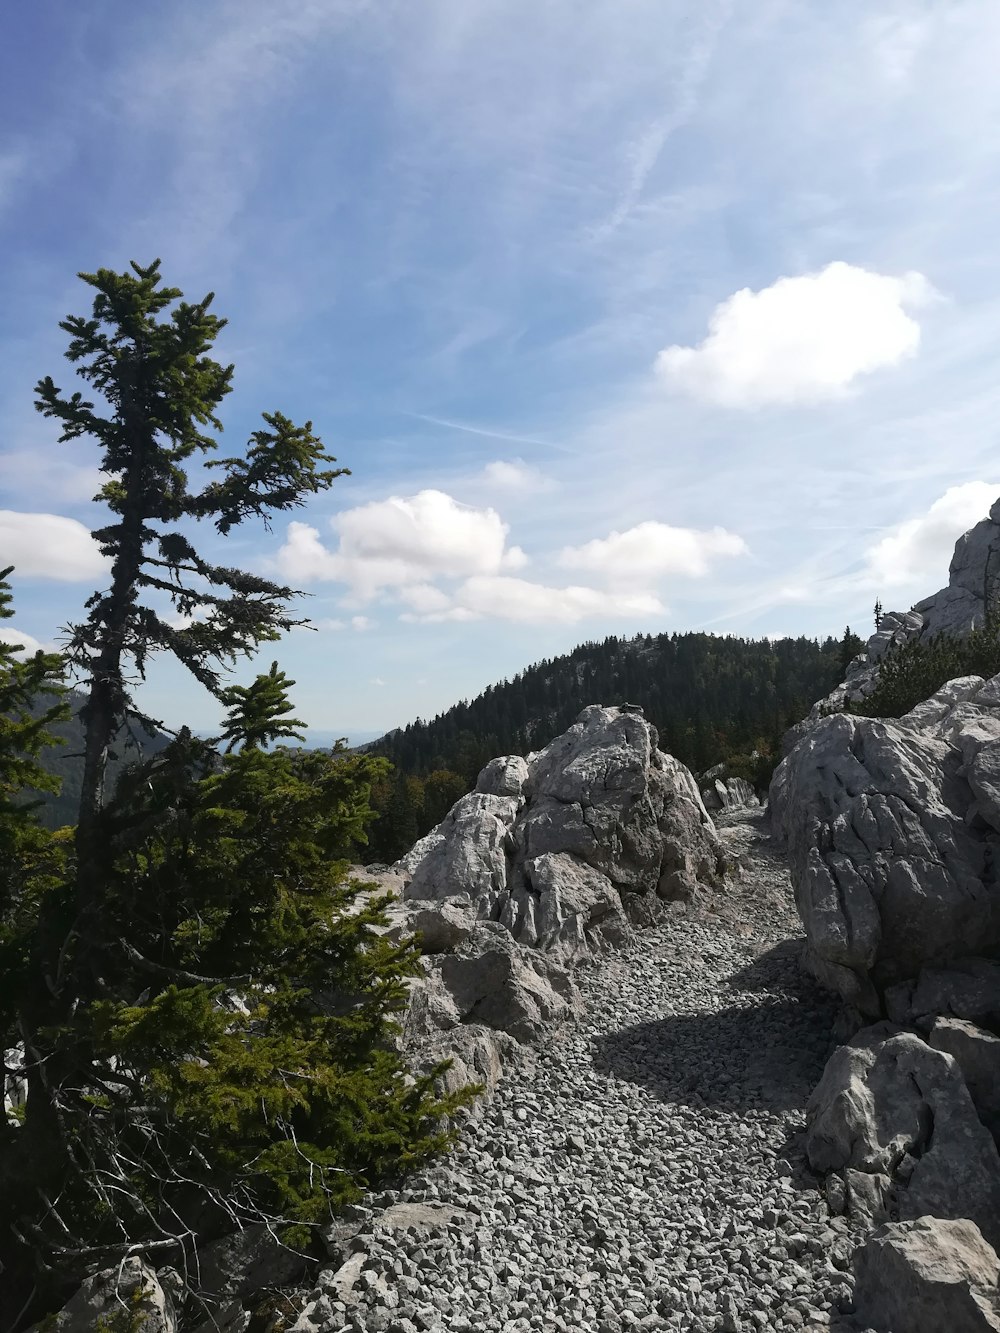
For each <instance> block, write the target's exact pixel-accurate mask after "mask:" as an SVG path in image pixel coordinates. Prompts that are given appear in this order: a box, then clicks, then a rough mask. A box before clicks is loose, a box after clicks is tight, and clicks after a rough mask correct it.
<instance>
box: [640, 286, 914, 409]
mask: <svg viewBox="0 0 1000 1333" xmlns="http://www.w3.org/2000/svg"><path fill="white" fill-rule="evenodd" d="M933 295H934V292H933V288H932V287H931V286H930V284H929V283H928V281H927V279H926V278H924V277H923V275H922V274H920V273H907V274H906V275H905V276H903V277H902V278H894V277H888V276H886V275H884V274H880V273H871V272H869V271H868V270H867V269H863V268H857V267H855V266H854V265H852V264H845V263H843V262H842V261H838V262H836V263H833V264H828V265H827V266H826V268H824V269H822V270H821V271H820V272H818V273H807V274H805V275H804V276H802V277H798V278H779V279H778V280H777V282H775V283H774V284H773V285H772V286H770V287H765V288H763V289H762V290H761V291H759V292H753V291H751V290H750V289H749V287H744V288H743V289H742V290H741V291H738V292H735V293H734V294H733V295H732V296H730V297H729V298H728V299H727V300H725V301H723V302H722V304H721V305H718V306H716V308H715V310H714V311H713V313H712V315H711V317H710V319H709V326H708V327H709V332H708V336H707V337H706V338H705V340H704V341H703V342H701V343H699V344H698V346H697V347H678V346H673V347H667V348H665V349H664V350H663V351H662V352H661V353H660V354H659V356H658V357H657V359H656V368H657V371H658V372H659V373H660V375H662V376H663V378H664V379H665V380H666V381H667V382H668V383H669V384H671V385H672V386H674V387H675V388H677V389H681V390H683V391H685V392H687V393H690V394H692V395H693V396H694V397H696V398H701V399H704V400H706V401H708V402H712V403H718V404H721V405H722V406H725V407H738V408H755V407H764V406H767V405H775V404H794V403H815V402H822V401H825V400H828V399H831V398H838V397H841V396H842V395H843V394H844V393H845V392H846V391H847V390H848V388H849V387H850V386H851V384H852V383H853V382H854V381H855V380H856V379H857V378H858V376H859V375H866V374H869V373H871V372H872V371H875V370H879V369H881V368H883V367H886V366H895V365H898V364H899V363H900V362H901V361H904V360H906V359H907V358H908V357H912V356H915V355H916V352H917V349H918V347H919V344H920V325H919V324H918V323H917V321H916V320H915V319H914V318H913V317H912V315H911V314H909V313H908V312H909V311H910V310H914V309H918V308H919V307H921V306H923V305H926V304H927V303H928V301H929V300H930V299H932V297H933Z"/></svg>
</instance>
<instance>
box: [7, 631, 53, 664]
mask: <svg viewBox="0 0 1000 1333" xmlns="http://www.w3.org/2000/svg"><path fill="white" fill-rule="evenodd" d="M0 643H5V644H7V645H11V644H15V643H16V644H19V645H20V647H19V649H18V651H17V652H16V653H15V654H14V656H15V657H34V655H35V653H37V652H40V651H41V650H42V649H45V651H46V652H51V651H54V650H52V649H50V648H47V647H46V645H45V644H43V643H39V641H38V640H37V639H36V638H35V637H34V635H33V634H25V633H24V631H23V630H19V629H15V628H14V627H13V626H12V625H0Z"/></svg>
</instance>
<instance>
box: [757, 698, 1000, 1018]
mask: <svg viewBox="0 0 1000 1333" xmlns="http://www.w3.org/2000/svg"><path fill="white" fill-rule="evenodd" d="M995 768H996V769H997V771H998V772H1000V677H996V678H994V679H993V680H990V681H983V680H982V679H981V678H980V677H978V676H970V677H965V678H963V679H961V680H957V681H952V682H950V683H949V684H948V685H947V686H945V687H944V688H943V689H942V690H939V691H938V693H937V694H935V695H934V696H933V697H932V698H931V699H928V700H927V701H926V702H924V703H922V704H920V705H919V706H918V707H917V708H915V709H913V711H912V712H910V713H908V714H907V715H906V716H905V717H903V718H900V719H898V720H881V719H877V718H865V717H857V716H852V715H849V714H837V715H834V716H831V717H827V718H824V719H821V720H820V721H819V722H817V723H815V724H814V725H813V726H811V727H810V728H809V729H808V730H807V731H806V733H805V735H804V736H803V737H802V738H801V740H800V741H799V742H798V744H797V745H796V746H795V748H794V750H793V751H792V753H791V754H790V755H789V756H788V757H787V758H786V759H784V760H783V761H782V763H781V765H780V766H779V768H778V771H777V772H776V774H775V778H774V781H773V783H772V786H771V812H772V819H773V820H774V823H775V825H776V827H777V828H778V829H779V830H781V831H782V832H783V833H784V835H785V837H786V838H787V840H788V849H789V857H790V864H791V871H792V879H793V883H794V885H795V891H796V901H797V904H798V907H799V912H800V915H801V917H802V921H803V924H804V926H805V931H806V936H807V940H808V948H807V960H808V963H809V965H810V967H811V968H812V970H813V971H814V972H815V974H816V975H817V976H818V977H819V978H820V980H821V981H823V982H824V983H825V984H827V985H829V986H830V987H831V988H832V989H835V990H838V991H839V992H840V993H841V995H842V996H843V997H844V998H845V999H846V1000H847V1001H848V1002H849V1003H851V1004H853V1005H855V1006H856V1007H857V1008H858V1009H859V1010H861V1012H862V1013H864V1014H868V1015H871V1016H879V1015H881V1014H883V1013H884V1012H886V1008H885V1006H886V991H887V990H889V989H890V988H893V987H895V986H897V985H899V984H901V983H904V982H906V981H907V980H910V979H913V978H915V977H916V976H917V975H918V974H919V973H920V971H921V969H923V968H925V967H927V966H932V965H935V964H938V965H941V964H944V963H946V962H948V961H949V960H952V959H956V958H961V957H962V956H964V955H969V954H982V953H986V954H989V953H990V952H992V951H994V950H996V949H997V948H998V947H1000V884H998V880H997V868H996V867H997V864H998V860H997V857H996V851H997V848H998V843H1000V802H998V801H997V799H996V798H997V795H998V794H1000V787H998V786H997V785H996V784H995V783H994V781H993V771H994V769H995Z"/></svg>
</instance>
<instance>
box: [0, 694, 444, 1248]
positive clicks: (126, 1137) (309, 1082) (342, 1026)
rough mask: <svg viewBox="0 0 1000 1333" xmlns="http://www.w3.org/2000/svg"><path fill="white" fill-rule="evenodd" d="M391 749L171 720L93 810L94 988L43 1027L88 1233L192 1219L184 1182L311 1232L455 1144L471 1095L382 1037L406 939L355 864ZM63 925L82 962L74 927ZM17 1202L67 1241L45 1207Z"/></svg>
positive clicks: (64, 1178)
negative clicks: (453, 1092)
mask: <svg viewBox="0 0 1000 1333" xmlns="http://www.w3.org/2000/svg"><path fill="white" fill-rule="evenodd" d="M264 679H265V681H266V680H267V678H264ZM271 679H273V677H272V678H271ZM242 706H243V705H242V700H240V699H237V700H236V701H235V703H234V711H233V713H231V715H230V717H229V719H228V724H227V734H228V735H231V736H239V729H240V724H239V712H240V710H241V709H242ZM279 707H280V700H279ZM258 720H259V718H258V717H257V716H256V715H255V723H256V721H258ZM385 769H386V764H385V761H383V760H380V759H377V758H374V757H371V756H364V755H354V754H349V753H347V752H345V751H342V750H334V751H333V752H322V751H305V750H298V751H290V750H285V749H279V750H277V751H275V752H273V753H265V752H264V751H262V750H260V749H258V748H257V747H256V746H253V745H245V746H244V747H243V748H242V749H241V750H240V751H239V752H238V753H233V752H230V753H228V754H226V755H225V756H224V757H222V758H221V759H219V758H217V757H216V756H215V755H214V754H213V752H212V751H211V749H210V747H208V746H207V745H206V744H205V743H204V742H201V741H198V740H197V739H195V738H194V737H192V736H191V735H190V734H189V733H182V734H181V735H180V736H179V737H178V739H177V740H176V741H175V742H174V743H173V744H172V745H170V746H169V747H168V748H167V749H166V750H165V751H164V752H163V753H162V754H160V755H158V756H157V757H156V758H155V759H153V760H151V761H150V762H149V763H147V764H146V765H145V766H142V767H140V768H136V769H134V770H130V771H129V772H128V773H127V774H126V776H125V778H124V779H123V781H122V783H121V784H120V786H119V791H118V796H117V799H116V801H115V803H114V805H113V807H112V808H111V810H109V812H108V814H109V822H108V824H107V825H106V828H107V830H108V832H109V833H110V835H111V838H112V842H113V845H114V847H115V851H116V854H115V857H114V860H113V862H112V865H111V871H110V874H109V876H108V879H107V881H106V882H105V884H104V885H103V888H102V893H101V898H100V903H99V910H100V919H101V921H102V923H103V931H104V939H103V943H102V949H101V977H102V984H101V994H100V995H94V996H92V997H90V999H89V1000H88V1001H87V1002H85V1003H82V1004H80V1005H78V1006H77V1008H76V1009H75V1011H74V1012H73V1013H72V1015H69V1016H65V1017H64V1018H63V1020H62V1022H60V1023H59V1024H58V1026H57V1028H56V1029H55V1030H54V1031H52V1032H50V1033H49V1034H48V1035H47V1042H48V1050H49V1057H48V1058H49V1062H50V1064H51V1065H52V1067H54V1068H58V1069H61V1070H62V1071H63V1073H62V1077H61V1079H60V1082H59V1087H58V1090H57V1091H56V1093H55V1096H56V1103H57V1107H58V1113H59V1115H58V1119H59V1126H60V1131H61V1143H59V1144H58V1145H55V1144H53V1145H50V1149H54V1148H56V1147H57V1146H58V1148H59V1149H61V1151H62V1152H63V1153H64V1154H65V1159H64V1162H63V1164H62V1170H61V1173H60V1175H59V1179H58V1193H59V1198H60V1205H59V1216H60V1219H61V1222H62V1223H63V1224H64V1225H65V1227H67V1228H68V1229H69V1231H70V1232H71V1233H72V1234H73V1235H85V1236H86V1237H87V1242H88V1244H87V1247H88V1248H91V1249H92V1248H93V1247H95V1246H97V1247H101V1246H107V1247H110V1248H113V1247H114V1245H115V1244H116V1243H124V1242H125V1241H126V1240H127V1242H128V1243H130V1244H134V1243H139V1244H140V1246H141V1244H142V1243H143V1242H147V1243H148V1242H152V1241H155V1240H157V1239H159V1238H161V1237H162V1235H163V1228H164V1227H165V1226H169V1227H170V1228H171V1229H182V1228H180V1223H179V1220H178V1219H183V1218H185V1217H186V1216H187V1214H188V1213H189V1211H190V1208H191V1206H192V1198H193V1197H197V1198H198V1199H199V1203H198V1208H199V1211H200V1214H201V1218H200V1225H201V1226H202V1227H204V1226H206V1225H208V1226H209V1227H211V1225H212V1224H213V1222H214V1225H215V1226H221V1225H224V1224H227V1223H228V1224H230V1225H232V1224H234V1223H235V1224H239V1225H247V1224H250V1223H252V1222H254V1221H258V1220H260V1219H262V1218H267V1219H269V1220H270V1222H271V1223H272V1225H276V1226H278V1227H279V1228H283V1229H285V1231H286V1233H287V1234H288V1235H289V1237H291V1238H292V1239H294V1240H295V1241H296V1242H297V1243H299V1244H302V1243H305V1242H307V1241H308V1235H309V1232H308V1228H309V1227H311V1226H313V1225H315V1224H319V1223H322V1222H324V1221H328V1220H329V1218H330V1217H331V1216H332V1215H333V1213H334V1211H335V1209H336V1208H337V1207H338V1206H339V1205H340V1204H342V1203H343V1202H345V1201H348V1200H351V1199H354V1198H357V1197H358V1196H359V1193H360V1192H361V1190H362V1189H363V1188H364V1187H366V1186H369V1185H373V1184H376V1183H378V1182H380V1181H385V1180H387V1179H388V1178H390V1177H395V1176H397V1175H398V1174H399V1173H400V1172H405V1171H406V1170H408V1169H410V1168H411V1167H414V1166H416V1165H418V1164H419V1163H421V1162H423V1161H424V1160H426V1159H427V1157H428V1156H429V1155H431V1154H432V1153H435V1152H438V1151H440V1150H441V1148H442V1147H443V1146H444V1145H445V1144H446V1143H447V1141H448V1135H447V1133H446V1132H445V1131H444V1130H442V1127H441V1126H442V1117H446V1116H450V1115H452V1114H453V1113H454V1112H455V1110H456V1109H457V1108H458V1107H459V1106H460V1105H462V1104H463V1103H464V1102H465V1101H466V1100H467V1096H458V1097H448V1098H445V1099H443V1100H439V1099H437V1098H436V1097H435V1095H434V1092H433V1083H434V1078H435V1077H436V1075H437V1074H438V1073H440V1070H435V1071H433V1072H432V1073H431V1074H429V1075H427V1076H425V1077H421V1078H417V1079H412V1078H409V1077H408V1076H407V1070H406V1067H405V1064H404V1063H403V1061H402V1059H401V1057H400V1055H399V1054H398V1052H397V1050H396V1048H395V1046H394V1044H393V1037H394V1034H395V1032H396V1027H395V1021H394V1020H395V1017H396V1016H397V1015H398V1014H399V1013H400V1012H401V1011H402V1010H403V1008H404V1007H405V1003H406V993H407V989H406V978H407V977H408V976H410V975H412V974H413V972H414V971H415V970H416V967H417V960H418V957H419V955H418V952H417V950H416V948H415V945H414V944H413V942H412V941H406V942H404V943H402V944H391V943H389V942H388V941H387V940H386V939H385V937H384V936H383V934H382V933H381V932H380V930H379V927H381V926H383V925H384V924H385V921H386V919H385V916H384V909H385V906H386V904H387V903H388V901H389V898H388V896H386V895H383V896H377V895H376V896H369V895H367V894H364V893H363V890H364V886H363V885H361V884H359V883H356V882H352V883H348V882H347V880H346V873H345V872H346V863H345V861H344V860H343V857H344V854H345V852H347V851H348V850H349V848H350V847H351V846H352V844H354V843H356V842H358V841H361V840H363V838H364V836H365V827H366V825H367V823H368V821H369V819H370V817H371V812H370V810H369V806H368V794H369V791H370V788H371V785H372V784H373V783H374V782H376V781H379V780H380V779H381V778H382V777H383V776H384V773H385ZM69 906H70V902H67V907H69ZM66 924H68V922H67V923H66ZM65 947H66V950H67V963H68V965H69V966H71V965H72V955H73V952H74V948H75V945H74V942H73V939H72V935H71V934H70V935H69V936H68V937H67V945H66V946H65ZM24 980H25V978H23V977H18V976H17V975H8V976H7V977H5V978H4V979H3V986H2V989H3V990H7V989H12V990H14V991H17V990H19V989H20V988H21V987H22V985H23V983H24ZM7 1133H8V1141H9V1145H10V1146H11V1147H16V1145H17V1142H18V1136H19V1135H20V1134H21V1133H22V1131H21V1130H15V1129H12V1128H9V1129H8V1132H7ZM95 1164H96V1169H95ZM112 1178H113V1179H115V1180H117V1181H118V1185H117V1187H116V1189H117V1193H116V1195H115V1199H114V1200H112V1204H113V1206H109V1205H108V1196H107V1181H108V1180H109V1179H112ZM49 1197H51V1194H50V1195H49ZM130 1201H131V1202H130ZM206 1208H207V1209H208V1212H207V1215H206V1212H205V1210H206ZM29 1221H30V1225H32V1226H34V1227H35V1228H37V1231H38V1234H39V1235H40V1236H42V1237H44V1244H45V1246H46V1249H47V1252H48V1253H49V1255H50V1256H53V1255H54V1256H55V1257H57V1258H58V1257H60V1255H61V1256H62V1257H63V1258H68V1257H69V1256H68V1255H67V1254H66V1251H67V1248H68V1247H67V1245H66V1237H65V1235H63V1234H62V1232H63V1226H57V1225H56V1224H55V1222H54V1221H53V1218H52V1216H51V1214H50V1213H49V1210H48V1209H47V1208H45V1207H41V1208H39V1209H38V1210H37V1213H36V1216H35V1217H34V1218H31V1217H30V1213H29ZM22 1225H23V1223H22ZM303 1227H305V1228H306V1230H303V1229H302V1228H303ZM289 1228H292V1230H290V1231H289V1230H288V1229H289ZM296 1228H297V1229H296Z"/></svg>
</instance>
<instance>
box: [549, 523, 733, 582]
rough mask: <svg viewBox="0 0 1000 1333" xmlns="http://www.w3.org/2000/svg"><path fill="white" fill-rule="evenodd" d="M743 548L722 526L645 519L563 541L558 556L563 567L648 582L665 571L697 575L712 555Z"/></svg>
mask: <svg viewBox="0 0 1000 1333" xmlns="http://www.w3.org/2000/svg"><path fill="white" fill-rule="evenodd" d="M746 553H747V544H746V542H745V541H744V540H743V538H742V537H740V536H738V535H737V534H736V533H735V532H728V531H727V530H726V529H725V528H709V529H707V530H703V531H699V530H698V529H697V528H673V527H671V526H670V525H669V524H668V523H656V522H648V523H639V524H638V525H637V526H636V527H634V528H628V529H626V531H625V532H611V533H609V534H608V536H607V537H603V538H597V539H595V540H594V541H590V542H586V543H585V544H584V545H583V546H566V547H564V548H563V550H562V551H561V552H560V553H559V557H558V561H559V564H560V565H561V566H562V567H563V568H564V569H586V570H589V571H591V572H592V573H595V574H597V575H599V576H601V577H602V578H605V579H607V580H609V581H611V582H614V583H620V582H623V581H624V582H629V583H651V582H655V581H656V580H657V579H660V578H663V577H664V576H665V575H668V574H687V575H690V576H692V577H699V576H701V575H703V574H707V573H708V570H709V567H710V565H711V563H712V561H713V560H716V559H718V558H720V557H724V556H734V555H745V554H746Z"/></svg>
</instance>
